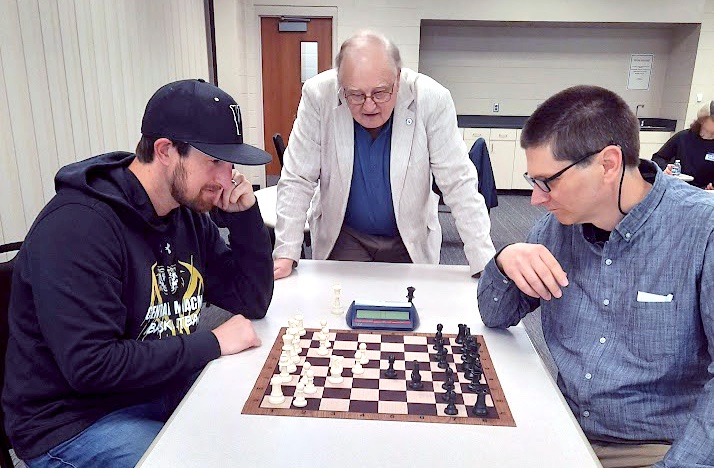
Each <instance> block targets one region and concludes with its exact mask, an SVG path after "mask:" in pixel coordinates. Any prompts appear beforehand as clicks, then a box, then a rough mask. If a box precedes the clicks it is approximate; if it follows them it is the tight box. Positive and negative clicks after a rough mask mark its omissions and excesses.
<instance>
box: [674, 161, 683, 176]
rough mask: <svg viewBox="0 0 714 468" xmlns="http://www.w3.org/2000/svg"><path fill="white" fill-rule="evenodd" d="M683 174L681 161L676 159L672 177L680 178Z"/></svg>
mask: <svg viewBox="0 0 714 468" xmlns="http://www.w3.org/2000/svg"><path fill="white" fill-rule="evenodd" d="M681 173H682V163H680V162H679V159H676V160H675V161H674V165H673V166H672V175H673V176H678V175H680V174H681Z"/></svg>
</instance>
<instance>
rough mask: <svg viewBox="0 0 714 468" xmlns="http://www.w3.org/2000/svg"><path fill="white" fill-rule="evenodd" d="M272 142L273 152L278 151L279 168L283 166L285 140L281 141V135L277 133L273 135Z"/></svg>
mask: <svg viewBox="0 0 714 468" xmlns="http://www.w3.org/2000/svg"><path fill="white" fill-rule="evenodd" d="M273 144H274V145H275V152H276V153H278V161H280V168H281V169H282V167H283V154H284V153H285V142H284V141H283V136H282V135H281V134H279V133H276V134H275V135H273Z"/></svg>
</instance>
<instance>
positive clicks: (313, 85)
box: [273, 31, 494, 279]
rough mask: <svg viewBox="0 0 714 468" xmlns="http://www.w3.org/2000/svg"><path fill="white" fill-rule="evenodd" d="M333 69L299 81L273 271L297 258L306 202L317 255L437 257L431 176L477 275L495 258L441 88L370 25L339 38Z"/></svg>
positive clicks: (281, 271)
mask: <svg viewBox="0 0 714 468" xmlns="http://www.w3.org/2000/svg"><path fill="white" fill-rule="evenodd" d="M336 65H337V68H336V69H334V70H329V71H326V72H323V73H321V74H319V75H318V76H316V77H314V78H312V79H310V80H308V81H307V82H306V83H305V86H304V87H303V94H302V99H301V101H300V106H299V107H298V115H297V119H296V120H295V124H294V126H293V130H292V133H291V135H290V142H289V145H288V148H287V151H286V153H285V159H284V160H285V166H284V167H283V171H282V174H281V178H280V182H279V184H278V202H277V215H278V219H277V225H276V229H275V235H276V244H275V250H274V252H273V258H274V262H275V270H274V276H275V278H276V279H278V278H283V277H286V276H288V275H289V274H290V273H291V272H292V269H293V267H294V266H295V265H296V263H297V261H298V259H299V255H300V245H301V242H302V239H303V226H304V223H305V219H306V217H307V213H308V208H309V207H310V219H309V224H310V231H311V236H312V245H313V258H315V259H332V260H352V261H382V262H415V263H438V262H439V253H440V249H441V227H440V225H439V219H438V209H437V207H438V197H437V196H436V195H435V194H434V193H433V192H432V191H431V185H432V175H433V176H434V178H435V180H436V183H437V184H438V186H439V187H440V189H441V190H442V192H443V194H444V200H445V201H446V203H447V204H448V205H449V206H450V207H451V209H452V213H453V214H454V217H455V219H456V226H457V228H458V230H459V233H460V234H461V238H462V239H463V241H464V249H465V252H466V257H467V258H468V261H469V264H470V266H471V273H472V274H477V273H479V272H480V271H482V270H483V268H484V266H485V265H486V263H487V262H488V260H489V259H490V258H491V257H492V256H493V254H494V248H493V244H492V242H491V238H490V235H489V231H490V221H489V218H488V214H487V212H486V206H485V204H484V200H483V197H482V196H481V195H480V194H479V193H478V191H477V188H476V187H477V174H476V170H475V168H474V166H473V164H471V162H470V160H469V158H468V155H467V149H466V147H465V144H464V142H463V140H462V138H461V136H460V135H459V132H458V128H457V125H456V110H455V108H454V103H453V101H452V99H451V95H450V94H449V91H448V90H447V89H446V88H444V87H443V86H441V85H439V84H438V83H437V82H435V81H434V80H432V79H431V78H429V77H428V76H425V75H422V74H419V73H416V72H414V71H412V70H409V69H407V68H401V59H400V56H399V50H398V49H397V48H396V46H394V44H393V43H392V42H391V41H389V40H388V39H386V38H385V37H384V36H382V35H380V34H377V33H374V32H369V31H366V32H361V33H358V34H356V35H355V36H353V37H351V38H350V39H348V40H347V41H345V42H344V43H343V44H342V47H341V48H340V52H339V54H338V56H337V60H336ZM311 201H312V204H311Z"/></svg>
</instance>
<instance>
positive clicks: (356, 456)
mask: <svg viewBox="0 0 714 468" xmlns="http://www.w3.org/2000/svg"><path fill="white" fill-rule="evenodd" d="M336 283H339V284H341V285H342V302H343V305H345V306H347V305H348V304H349V302H351V301H352V300H353V299H356V298H357V299H359V298H362V299H373V300H397V301H399V300H404V298H405V296H406V288H407V286H414V287H415V288H416V293H415V297H414V303H415V305H416V306H417V309H418V311H419V315H420V318H421V325H420V327H419V329H418V330H417V331H420V332H428V333H430V332H431V331H435V330H436V324H437V322H442V323H443V324H444V325H445V327H444V332H448V333H456V332H457V331H458V330H457V327H456V325H457V324H458V323H460V322H465V323H468V324H469V325H470V326H471V331H472V333H474V334H481V335H484V337H485V339H486V345H487V346H488V349H489V352H490V354H491V357H492V360H493V363H494V367H495V368H496V371H497V374H498V378H499V379H500V383H501V386H502V388H503V391H504V393H505V395H506V399H507V401H508V404H509V406H510V409H511V412H512V414H513V417H514V419H515V421H516V425H517V427H496V426H478V425H460V424H458V425H457V424H432V423H424V422H397V421H369V420H354V419H330V418H300V417H280V416H253V415H242V414H241V410H242V409H243V405H244V404H245V401H246V399H247V398H248V395H249V394H250V392H251V390H252V388H253V385H254V383H255V380H256V378H257V377H258V374H259V373H260V370H261V368H262V366H263V363H264V361H265V359H266V357H267V355H268V352H269V350H270V347H271V345H272V343H273V342H274V340H275V338H276V336H277V333H278V330H279V328H280V327H282V326H286V325H287V319H288V318H290V317H292V316H293V315H295V314H296V313H298V312H299V313H302V314H303V315H304V316H305V326H306V327H315V326H316V325H318V323H319V320H320V319H321V318H327V319H328V322H329V324H328V326H329V327H330V328H331V329H336V328H346V325H345V323H344V318H343V317H339V316H335V315H331V313H330V309H331V306H332V300H333V292H332V286H333V285H334V284H336ZM254 323H255V327H256V330H257V332H258V334H259V336H260V338H261V339H262V341H263V345H262V346H261V347H259V348H256V349H252V350H249V351H246V352H243V353H240V354H237V355H234V356H227V357H222V358H220V359H217V360H215V361H213V362H211V363H210V364H209V365H208V366H207V367H206V368H205V369H204V371H203V372H202V373H201V375H200V376H199V378H198V380H197V381H196V383H195V384H194V386H193V387H192V388H191V390H190V391H189V392H188V394H187V396H186V397H185V398H184V400H183V401H182V402H181V404H180V405H179V407H178V408H177V410H176V411H175V412H174V414H173V415H172V416H171V418H170V420H169V421H168V422H167V423H166V425H165V426H164V428H163V430H162V431H161V433H160V434H159V436H158V437H157V438H156V440H155V441H154V443H153V444H152V445H151V447H150V448H149V450H148V451H147V453H146V454H145V455H144V458H142V460H141V462H140V463H139V465H140V466H142V467H146V468H150V467H172V468H173V467H186V466H191V467H193V466H245V467H254V466H256V467H257V466H261V467H263V466H266V467H292V466H310V467H313V466H317V467H323V466H325V467H327V466H338V467H340V468H347V467H360V468H363V467H383V466H405V467H406V466H408V467H428V468H433V467H435V466H448V465H453V466H488V467H518V468H521V467H529V466H547V467H551V468H553V467H578V468H584V467H597V466H600V464H599V462H598V461H597V458H596V457H595V455H594V453H593V452H592V450H591V448H590V445H589V444H588V442H587V440H586V439H585V436H584V435H583V433H582V431H581V430H580V427H579V426H578V424H577V422H576V421H575V419H574V417H573V416H572V414H571V412H570V410H569V409H568V407H567V405H566V403H565V400H564V399H563V397H562V395H561V394H560V392H559V391H558V389H557V386H556V385H555V383H554V382H553V380H552V378H551V377H550V375H549V374H548V372H547V371H546V369H545V367H544V365H543V363H542V362H541V360H540V358H539V357H538V355H537V354H536V351H535V349H534V348H533V346H532V344H531V342H530V340H529V339H528V336H527V335H526V332H525V329H524V328H522V327H521V326H518V327H512V328H511V329H509V330H505V331H504V330H494V329H488V328H486V327H484V326H483V324H482V323H481V320H480V317H479V314H478V312H477V305H476V281H475V280H474V279H472V278H471V277H470V276H469V273H468V268H467V267H465V266H463V267H462V266H436V265H404V264H401V265H398V264H384V263H381V264H380V263H353V262H330V261H313V260H303V261H301V262H300V265H299V267H298V268H297V269H296V270H295V272H294V273H293V274H292V275H291V276H290V277H288V278H286V279H283V280H280V281H277V282H276V283H275V294H274V297H273V301H272V304H271V306H270V309H269V311H268V315H267V317H266V318H265V319H263V320H259V321H256V322H254Z"/></svg>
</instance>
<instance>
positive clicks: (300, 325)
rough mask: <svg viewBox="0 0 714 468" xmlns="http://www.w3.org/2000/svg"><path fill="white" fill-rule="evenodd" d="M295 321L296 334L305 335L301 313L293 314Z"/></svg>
mask: <svg viewBox="0 0 714 468" xmlns="http://www.w3.org/2000/svg"><path fill="white" fill-rule="evenodd" d="M295 321H297V329H298V334H299V335H300V336H305V334H306V333H307V332H306V331H305V317H303V315H302V314H297V315H296V316H295Z"/></svg>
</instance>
